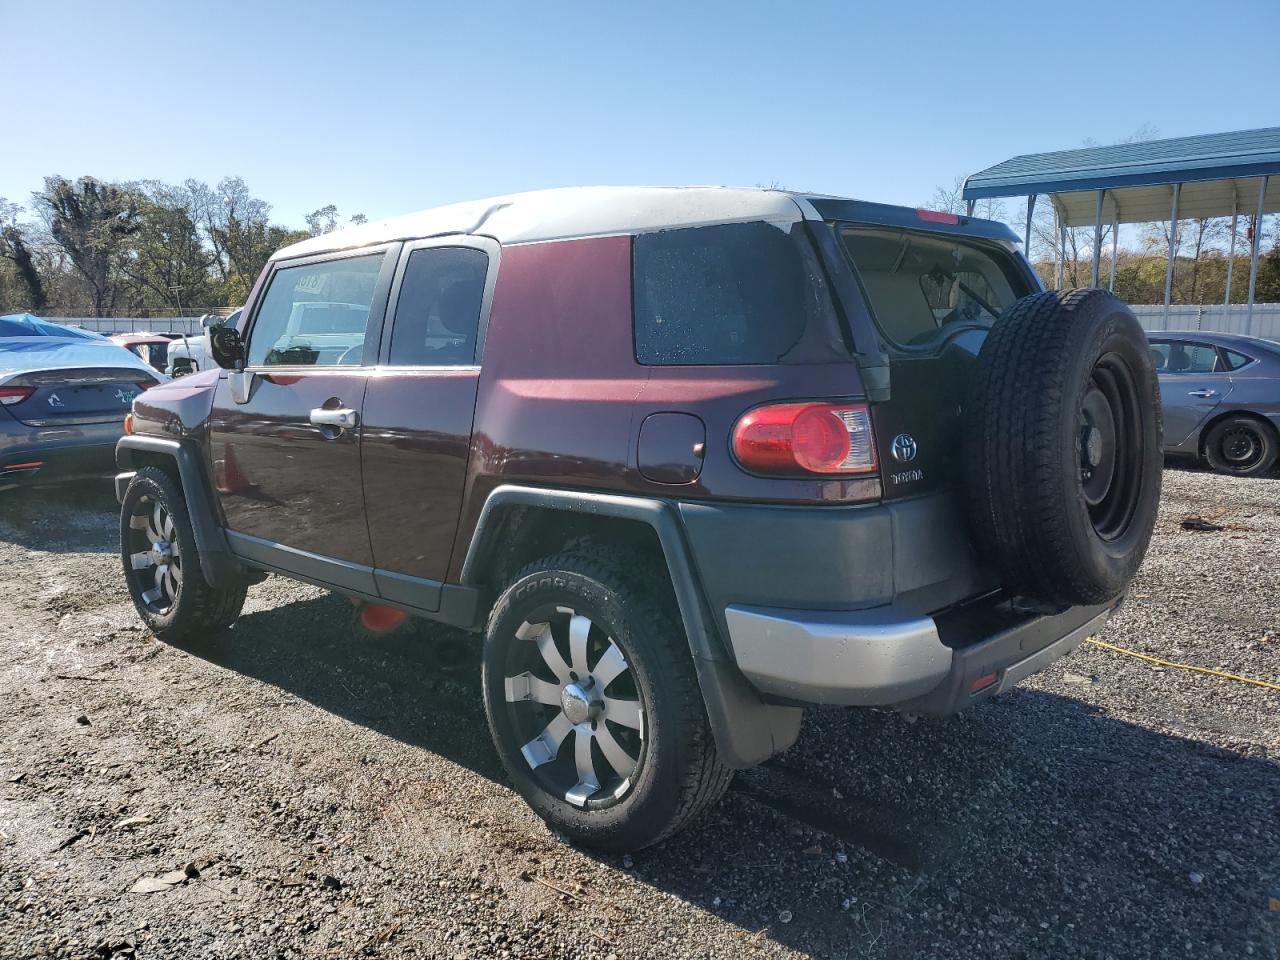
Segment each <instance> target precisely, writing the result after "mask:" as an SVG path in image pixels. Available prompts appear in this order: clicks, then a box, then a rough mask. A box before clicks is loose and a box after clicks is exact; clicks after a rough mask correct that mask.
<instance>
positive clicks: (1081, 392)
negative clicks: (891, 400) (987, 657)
mask: <svg viewBox="0 0 1280 960" xmlns="http://www.w3.org/2000/svg"><path fill="white" fill-rule="evenodd" d="M966 419H967V436H966V438H965V440H966V442H965V472H966V475H967V476H966V480H967V486H968V492H969V499H970V503H971V511H970V519H971V526H972V528H973V533H974V537H975V539H976V540H977V542H978V544H979V545H980V547H981V549H982V551H983V553H984V554H985V555H986V556H987V557H988V558H989V559H990V560H991V561H992V562H993V563H995V564H996V565H997V566H998V568H999V569H1000V573H1001V576H1002V578H1003V580H1004V583H1005V585H1006V587H1007V588H1009V589H1010V590H1011V591H1012V592H1014V593H1015V594H1020V595H1022V596H1024V597H1027V598H1030V599H1034V600H1036V601H1039V602H1042V603H1044V604H1047V605H1049V606H1052V607H1066V606H1072V605H1076V604H1089V605H1092V604H1099V603H1104V602H1105V601H1107V600H1110V599H1111V598H1112V597H1115V596H1116V595H1118V594H1119V593H1121V592H1122V591H1123V590H1124V589H1125V587H1126V586H1127V585H1128V583H1129V581H1130V580H1131V579H1132V578H1133V575H1134V574H1135V573H1136V571H1137V569H1138V566H1139V564H1141V562H1142V558H1143V557H1144V556H1145V554H1146V550H1147V545H1148V543H1149V542H1150V540H1151V531H1152V528H1153V527H1154V526H1155V519H1156V509H1157V506H1158V503H1159V499H1160V480H1161V472H1162V469H1163V457H1162V453H1161V409H1160V394H1159V388H1158V384H1157V381H1156V375H1155V369H1154V367H1153V366H1152V363H1151V355H1150V352H1149V347H1148V344H1147V339H1146V335H1145V334H1144V333H1143V331H1142V328H1141V327H1140V326H1139V324H1138V321H1137V320H1136V319H1135V318H1134V316H1133V313H1132V311H1130V310H1129V308H1128V307H1126V306H1125V305H1124V304H1123V303H1122V302H1121V301H1119V300H1117V299H1116V298H1115V297H1114V296H1112V295H1111V294H1109V293H1107V292H1106V291H1104V290H1092V289H1090V290H1066V291H1058V292H1048V293H1040V294H1035V295H1033V296H1030V297H1024V298H1023V299H1021V300H1019V301H1017V302H1016V303H1014V304H1012V305H1011V306H1010V307H1009V308H1008V310H1006V311H1005V312H1004V314H1003V315H1001V317H1000V319H999V320H997V321H996V323H995V325H994V326H993V327H992V329H991V332H990V333H989V334H988V335H987V339H986V342H985V343H984V344H983V346H982V350H981V352H980V353H979V355H978V362H977V369H976V370H975V371H974V374H973V376H972V379H971V386H970V395H969V399H968V402H967V403H966Z"/></svg>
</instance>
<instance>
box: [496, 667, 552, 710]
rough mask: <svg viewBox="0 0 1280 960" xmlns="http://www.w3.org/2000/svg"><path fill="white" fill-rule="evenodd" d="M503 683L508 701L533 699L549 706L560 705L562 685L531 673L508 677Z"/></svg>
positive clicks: (515, 701)
mask: <svg viewBox="0 0 1280 960" xmlns="http://www.w3.org/2000/svg"><path fill="white" fill-rule="evenodd" d="M503 685H504V687H505V689H506V696H507V702H508V703H517V702H519V701H521V700H532V701H533V702H534V703H543V704H546V705H547V706H549V707H558V706H560V685H559V684H558V683H549V682H547V681H546V680H542V679H539V678H538V677H535V676H534V675H533V674H531V673H522V674H520V675H519V676H518V677H507V678H506V679H505V680H504V682H503Z"/></svg>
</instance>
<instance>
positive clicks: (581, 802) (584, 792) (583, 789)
mask: <svg viewBox="0 0 1280 960" xmlns="http://www.w3.org/2000/svg"><path fill="white" fill-rule="evenodd" d="M588 622H590V621H588ZM574 737H575V740H576V742H575V743H574V750H573V758H574V765H575V766H576V767H577V769H578V782H577V783H576V784H575V785H574V786H572V787H570V788H569V789H568V790H566V791H565V794H564V798H565V799H566V800H568V801H569V802H570V803H573V804H577V805H578V806H580V807H585V806H586V805H587V801H588V800H590V799H591V797H592V796H593V795H594V794H595V793H596V792H597V791H599V789H600V778H599V777H597V776H596V766H595V760H594V759H593V758H592V756H591V742H592V740H594V739H595V737H594V736H592V734H591V732H590V729H589V728H584V727H581V726H579V727H574Z"/></svg>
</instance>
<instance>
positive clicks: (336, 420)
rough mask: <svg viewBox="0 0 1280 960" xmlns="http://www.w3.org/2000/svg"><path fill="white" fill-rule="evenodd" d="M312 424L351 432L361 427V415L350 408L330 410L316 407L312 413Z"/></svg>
mask: <svg viewBox="0 0 1280 960" xmlns="http://www.w3.org/2000/svg"><path fill="white" fill-rule="evenodd" d="M311 423H312V425H313V426H317V427H337V428H338V429H339V430H350V429H352V428H353V427H358V426H359V425H360V414H358V413H356V412H355V411H354V410H352V409H350V408H349V407H339V408H338V409H336V410H330V409H329V408H327V407H316V408H315V409H314V410H312V411H311Z"/></svg>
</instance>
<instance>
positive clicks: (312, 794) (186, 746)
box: [0, 470, 1280, 960]
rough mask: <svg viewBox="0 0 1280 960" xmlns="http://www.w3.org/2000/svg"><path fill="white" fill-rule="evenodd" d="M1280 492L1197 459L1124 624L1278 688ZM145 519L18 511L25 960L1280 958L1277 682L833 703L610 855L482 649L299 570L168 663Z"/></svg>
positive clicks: (19, 818)
mask: <svg viewBox="0 0 1280 960" xmlns="http://www.w3.org/2000/svg"><path fill="white" fill-rule="evenodd" d="M1278 499H1280V480H1275V479H1264V480H1232V479H1224V478H1221V477H1217V476H1213V475H1210V474H1206V473H1199V472H1190V471H1184V470H1170V471H1168V472H1167V473H1166V480H1165V496H1164V501H1163V506H1162V511H1161V515H1160V521H1159V526H1158V529H1157V533H1156V537H1155V540H1154V543H1153V545H1152V550H1151V553H1150V555H1149V557H1148V560H1147V562H1146V565H1145V567H1144V569H1143V572H1142V574H1141V576H1140V578H1139V579H1138V581H1137V582H1136V584H1135V585H1134V590H1133V594H1132V598H1131V600H1130V601H1129V603H1128V604H1127V605H1126V606H1125V607H1124V608H1123V610H1122V611H1121V613H1120V614H1119V615H1118V616H1117V617H1115V618H1114V619H1113V620H1112V622H1111V623H1110V624H1109V625H1108V627H1107V628H1106V630H1105V631H1104V633H1103V634H1102V635H1101V637H1100V638H1101V639H1103V640H1106V641H1108V642H1111V643H1115V644H1120V645H1123V646H1126V647H1130V648H1132V649H1135V650H1140V651H1145V652H1148V653H1152V654H1155V655H1158V656H1161V657H1164V658H1167V659H1172V660H1179V661H1183V662H1186V663H1192V664H1198V665H1202V666H1207V667H1211V668H1215V669H1223V670H1227V671H1231V672H1234V673H1239V674H1244V675H1247V676H1251V677H1257V678H1262V679H1266V680H1270V681H1273V682H1275V681H1280V636H1278V629H1280V628H1278V627H1277V623H1276V598H1277V597H1280V516H1278V514H1277V509H1276V504H1277V500H1278ZM1189 514H1196V515H1201V516H1208V517H1212V518H1214V519H1216V521H1217V522H1218V523H1219V524H1222V525H1224V526H1225V527H1226V529H1224V530H1221V531H1218V532H1187V531H1184V530H1183V529H1181V527H1180V525H1179V521H1180V520H1181V518H1183V517H1184V516H1186V515H1189ZM115 523H116V521H115V517H114V503H113V501H112V499H111V497H110V494H109V492H107V491H105V490H103V489H102V488H100V487H95V488H88V489H72V490H63V491H58V492H52V493H50V492H39V493H33V492H23V493H19V494H5V495H4V496H3V498H0V589H2V590H3V596H4V597H5V598H6V599H7V603H6V604H5V605H4V609H3V610H0V649H3V651H4V656H3V657H2V658H0V731H3V737H0V957H5V958H9V957H14V958H18V957H45V956H67V957H98V958H108V957H113V956H118V957H128V956H135V955H136V956H138V957H147V958H150V957H174V958H196V957H254V958H258V957H276V956H279V957H293V956H305V957H376V956H380V957H419V956H421V957H472V956H486V957H487V956H498V957H547V958H552V957H599V958H608V957H616V958H622V957H663V958H668V957H669V958H683V957H737V956H757V955H759V956H794V955H812V956H819V957H845V956H851V957H863V956H865V957H931V958H951V957H955V958H970V957H1026V958H1030V957H1087V958H1112V957H1114V958H1133V957H1147V956H1170V957H1175V956H1176V957H1197V958H1198V957H1204V956H1219V955H1220V956H1225V957H1245V956H1255V957H1264V958H1272V960H1274V958H1276V957H1277V955H1278V954H1280V909H1269V900H1268V898H1269V897H1277V898H1280V763H1278V761H1280V719H1278V717H1280V693H1276V692H1272V691H1268V690H1265V689H1262V688H1259V687H1254V686H1248V685H1245V684H1242V683H1237V682H1232V681H1228V680H1222V679H1217V678H1213V677H1209V676H1205V675H1200V674H1193V673H1188V672H1185V671H1181V670H1173V669H1165V668H1159V667H1155V666H1153V665H1152V664H1149V663H1145V662H1142V661H1139V660H1135V659H1132V658H1129V657H1124V656H1120V655H1117V654H1115V653H1111V652H1108V651H1106V650H1103V649H1101V648H1098V647H1094V646H1086V647H1083V648H1081V650H1079V651H1078V652H1077V653H1075V654H1073V655H1072V656H1070V657H1068V658H1066V659H1064V660H1063V661H1061V662H1059V663H1057V664H1055V665H1054V666H1053V667H1051V668H1050V669H1049V670H1048V671H1047V672H1045V673H1043V674H1041V675H1039V676H1037V677H1034V678H1032V679H1030V680H1028V681H1026V682H1025V683H1024V684H1023V685H1022V686H1020V687H1019V688H1017V689H1015V690H1014V691H1012V692H1010V693H1008V694H1006V695H1004V696H1002V697H1000V698H997V699H995V700H993V701H990V702H988V703H985V704H983V705H981V706H980V707H978V708H976V709H974V710H972V711H970V712H968V713H967V714H965V715H962V716H961V717H960V718H957V719H954V720H951V721H947V722H932V721H926V720H920V721H918V722H910V721H909V718H905V717H903V716H900V715H896V714H890V713H884V712H875V711H836V710H832V711H822V712H818V711H814V712H812V713H811V714H810V717H809V718H808V720H807V723H806V728H805V732H804V733H803V735H802V737H801V740H800V742H799V743H798V744H797V745H796V746H795V747H794V748H793V749H792V750H791V751H789V752H788V753H787V754H786V755H785V756H783V757H782V758H780V759H779V760H777V761H775V762H774V763H773V764H771V765H769V766H768V767H766V768H763V769H761V770H759V771H753V772H751V773H749V774H745V775H740V776H739V778H738V781H737V784H736V785H735V788H734V789H733V790H732V791H731V792H730V794H729V795H728V796H727V797H726V799H725V800H724V801H723V802H722V803H721V804H720V806H719V807H717V808H716V809H715V810H714V811H713V812H712V813H711V814H710V815H709V816H708V817H707V818H706V819H705V820H703V821H701V822H700V823H698V824H697V825H695V826H694V827H693V828H692V829H690V830H688V831H687V832H685V833H684V834H682V835H680V836H678V837H676V838H674V839H673V840H671V841H669V842H667V843H665V844H663V845H662V846H660V847H658V848H656V849H653V850H649V851H645V852H642V853H638V854H636V855H635V856H634V858H631V857H628V858H618V857H603V856H597V855H593V854H590V853H588V852H584V851H580V850H576V849H574V848H572V847H570V846H567V845H565V844H563V843H561V842H559V841H558V840H557V839H556V838H555V837H553V836H551V835H550V834H549V833H548V832H547V831H546V829H545V828H544V827H543V826H542V824H541V823H540V822H539V821H538V820H537V819H536V818H535V817H534V816H533V815H532V814H531V813H530V812H529V811H528V809H526V808H525V806H524V805H523V804H522V803H521V802H520V800H519V799H518V798H517V797H516V796H515V795H514V794H513V793H512V791H511V790H510V789H509V787H508V786H507V785H506V784H505V782H504V778H503V776H502V773H501V770H500V767H499V765H498V763H497V759H496V757H495V755H494V753H493V750H492V748H491V746H490V744H489V740H488V735H487V732H486V730H485V726H484V717H483V710H482V707H481V703H480V694H479V684H478V682H477V681H478V668H477V666H476V663H475V661H474V659H471V660H466V661H464V662H463V663H462V664H461V665H460V666H459V665H458V664H457V663H456V662H455V660H454V659H453V658H452V657H451V656H450V654H451V652H453V651H454V650H455V649H456V648H455V647H453V646H451V644H450V642H451V641H456V639H457V636H458V635H451V634H449V633H447V632H445V631H440V630H436V631H432V632H426V635H425V636H419V637H416V638H413V637H390V638H386V637H384V638H378V639H375V640H368V639H365V640H356V639H353V637H352V633H351V629H350V626H349V623H350V610H351V608H350V605H349V604H347V603H346V602H345V601H343V600H341V599H339V598H336V597H333V596H330V595H328V594H326V593H324V592H323V591H320V590H317V589H314V588H311V587H308V586H302V585H298V584H294V583H290V582H288V581H284V580H280V579H277V578H272V579H270V580H268V581H267V582H265V583H263V584H261V585H259V586H257V587H255V588H253V589H252V590H251V591H250V597H249V603H248V606H247V608H246V612H245V616H244V617H242V619H241V620H240V622H239V623H238V624H237V625H236V627H235V628H234V629H233V630H231V631H229V632H227V633H225V634H224V635H222V636H221V637H219V638H217V639H214V640H211V641H209V642H207V643H205V644H203V645H200V646H192V647H191V648H188V649H180V648H177V647H174V646H169V645H166V644H163V643H160V642H158V641H157V640H156V639H155V638H153V637H151V636H150V635H148V634H147V633H146V632H145V631H144V630H143V629H142V628H141V627H140V626H139V623H138V620H137V618H136V617H135V615H134V612H133V609H132V607H131V606H130V603H129V600H128V597H127V596H126V594H125V592H124V588H123V585H122V581H121V577H120V574H119V572H118V569H117V568H118V560H117V558H116V556H115V553H114V550H115V539H116V533H115ZM147 890H151V891H152V892H142V891H147ZM135 891H136V892H135Z"/></svg>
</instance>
